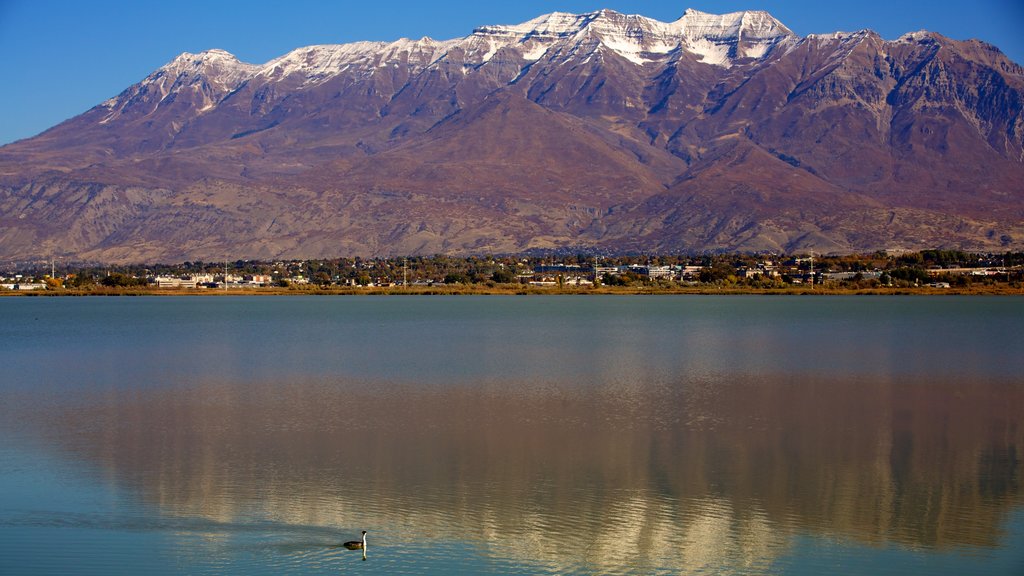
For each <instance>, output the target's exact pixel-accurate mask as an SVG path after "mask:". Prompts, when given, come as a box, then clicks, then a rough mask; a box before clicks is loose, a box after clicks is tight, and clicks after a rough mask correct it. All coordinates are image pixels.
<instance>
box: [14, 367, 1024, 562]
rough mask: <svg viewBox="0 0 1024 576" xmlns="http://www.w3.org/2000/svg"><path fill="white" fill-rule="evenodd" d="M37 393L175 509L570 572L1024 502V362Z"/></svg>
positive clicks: (925, 531) (958, 524) (916, 525)
mask: <svg viewBox="0 0 1024 576" xmlns="http://www.w3.org/2000/svg"><path fill="white" fill-rule="evenodd" d="M69 404H70V405H69ZM28 414H29V416H27V417H28V418H29V421H28V422H21V423H20V424H19V426H20V427H22V429H32V430H34V431H35V432H34V434H36V435H37V436H38V437H39V438H41V439H43V441H44V442H45V443H46V445H48V446H49V447H50V449H52V450H57V451H59V452H60V453H61V454H62V455H63V456H65V457H68V458H72V459H74V460H77V461H80V462H84V463H86V464H88V465H89V466H91V467H93V468H94V469H95V470H97V472H98V473H99V474H102V475H103V477H105V478H107V480H108V481H109V482H111V483H114V484H116V485H118V486H119V487H121V488H124V489H127V490H129V491H131V492H132V493H134V494H137V495H138V496H139V497H141V498H142V499H144V500H145V501H147V502H149V503H151V504H152V505H154V506H155V507H157V508H158V509H159V510H160V511H161V513H162V514H163V515H165V516H167V517H181V518H205V519H207V520H209V521H211V522H216V523H219V524H223V525H231V524H232V523H239V522H246V521H250V520H253V519H256V520H258V521H261V522H272V523H281V524H287V525H296V526H315V527H335V528H338V529H339V530H341V531H342V533H346V532H348V531H351V530H354V529H359V528H361V527H366V529H367V530H369V531H370V533H371V534H374V533H376V534H381V536H380V538H381V539H382V540H386V541H388V542H390V543H392V544H396V543H398V544H402V543H405V544H406V545H407V547H408V548H409V549H412V548H415V547H417V546H430V545H433V544H437V545H446V544H447V543H450V542H451V541H457V542H466V543H469V544H470V545H472V546H478V547H480V548H481V549H482V550H484V553H485V554H487V555H489V556H491V557H493V558H497V559H501V560H502V561H505V562H510V563H512V564H516V565H529V566H535V567H538V569H539V570H540V571H545V570H546V571H551V572H563V573H565V572H574V571H582V572H600V573H623V572H636V571H638V570H639V571H644V570H647V571H653V570H665V569H668V570H674V571H708V572H714V573H730V572H750V571H753V572H757V571H763V570H766V569H768V568H769V567H770V566H771V565H772V563H773V562H775V561H776V560H777V559H778V558H779V557H780V556H783V555H785V554H786V553H787V552H788V551H789V550H790V547H791V546H792V541H793V537H794V536H797V535H807V534H809V535H813V536H820V537H824V538H835V539H842V540H854V541H857V542H860V543H863V544H866V545H872V546H874V545H898V546H906V547H910V548H915V549H922V548H923V549H932V550H952V549H961V548H964V547H971V548H978V549H987V548H994V547H997V546H999V545H1000V537H1001V536H1002V526H1003V523H1004V522H1005V520H1006V517H1007V515H1008V514H1009V513H1010V512H1011V511H1012V509H1013V507H1015V506H1020V504H1022V503H1024V498H1022V492H1021V469H1020V463H1021V461H1022V459H1024V387H1022V386H1020V385H1019V384H1016V383H1005V384H999V383H992V382H985V383H972V382H963V381H957V382H936V381H927V382H924V381H921V382H913V381H898V382H897V381H894V380H885V379H878V378H872V379H849V380H837V379H834V378H831V379H827V380H825V379H815V378H806V379H803V380H794V379H793V378H792V377H782V376H778V377H773V376H770V375H768V376H762V377H758V378H756V379H755V378H740V377H736V378H732V379H730V380H729V381H724V380H722V379H700V378H694V379H685V378H684V379H679V380H675V381H643V382H641V381H637V380H633V381H631V382H629V383H628V384H620V385H613V384H608V383H606V384H605V385H602V386H583V385H579V384H578V383H566V382H554V381H548V382H544V381H533V382H531V383H529V384H525V383H522V382H517V381H513V380H510V381H506V382H492V383H488V384H481V385H453V386H448V387H427V388H424V387H421V386H415V385H412V384H408V385H406V384H401V383H397V384H396V383H387V382H365V381H360V382H346V381H334V382H305V381H304V382H290V383H289V382H265V383H235V384H223V383H216V382H206V383H201V384H197V385H194V386H188V387H177V388H174V389H169V388H166V387H160V388H152V389H148V388H146V387H139V388H138V389H132V390H119V391H116V392H114V391H111V392H108V393H105V394H95V395H91V396H85V397H83V398H80V399H76V400H74V401H73V402H70V403H64V404H63V405H62V407H59V408H53V409H51V410H44V411H36V412H29V413H28ZM364 552H365V550H364Z"/></svg>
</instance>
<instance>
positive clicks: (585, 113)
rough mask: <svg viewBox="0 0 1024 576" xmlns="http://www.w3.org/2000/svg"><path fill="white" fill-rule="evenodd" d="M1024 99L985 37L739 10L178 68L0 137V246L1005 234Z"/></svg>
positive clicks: (1011, 239)
mask: <svg viewBox="0 0 1024 576" xmlns="http://www.w3.org/2000/svg"><path fill="white" fill-rule="evenodd" d="M1022 94H1024V72H1022V69H1021V67H1020V66H1018V65H1017V64H1015V63H1013V62H1011V61H1009V60H1007V59H1006V58H1005V56H1003V55H1002V54H1001V53H1000V52H999V51H998V49H996V48H994V47H992V46H990V45H987V44H984V43H981V42H977V41H967V42H958V41H953V40H950V39H947V38H944V37H942V36H940V35H937V34H933V33H929V32H915V33H908V34H907V35H904V36H902V37H900V38H898V39H896V40H893V41H887V40H884V39H882V38H881V37H880V36H878V35H877V34H875V33H874V32H871V31H869V30H862V31H859V32H852V33H845V32H836V33H832V34H819V35H811V36H808V37H805V38H801V37H798V36H796V35H795V34H794V33H793V32H792V31H790V30H789V29H788V28H786V26H785V25H783V24H782V23H781V22H779V21H778V20H776V19H775V18H773V17H772V16H771V15H770V14H768V13H765V12H754V11H748V12H737V13H732V14H724V15H714V14H707V13H702V12H698V11H696V10H687V11H686V12H685V13H684V14H683V15H682V16H681V17H680V18H679V19H678V20H675V21H673V22H661V21H658V20H654V19H650V18H646V17H644V16H640V15H627V14H620V13H617V12H614V11H610V10H601V11H598V12H593V13H588V14H566V13H557V12H556V13H552V14H546V15H542V16H539V17H537V18H534V19H532V20H530V21H528V22H524V23H522V24H515V25H489V26H481V27H478V28H476V29H475V30H473V31H472V32H471V33H470V34H469V35H467V36H465V37H462V38H455V39H450V40H433V39H430V38H421V39H419V40H409V39H399V40H396V41H394V42H355V43H350V44H338V45H321V46H308V47H303V48H298V49H296V50H293V51H291V52H289V53H287V54H284V55H282V56H281V57H279V58H275V59H273V60H271V61H269V62H266V63H263V64H253V63H245V62H241V61H239V60H238V59H237V58H236V57H234V56H233V55H231V54H230V53H228V52H226V51H223V50H208V51H205V52H202V53H200V54H188V53H185V54H182V55H181V56H179V57H177V58H175V59H174V60H173V61H171V62H169V63H167V64H166V65H164V66H162V67H160V68H158V69H157V70H155V71H154V72H153V73H152V74H150V75H149V76H147V77H146V78H144V79H143V80H142V81H140V82H139V83H138V84H135V85H133V86H130V87H128V88H127V89H126V90H124V91H123V92H122V93H121V94H119V95H117V96H115V97H113V98H111V99H109V100H107V101H106V102H103V103H101V104H99V105H98V106H96V107H95V108H93V109H92V110H89V111H87V112H85V113H84V114H82V115H80V116H78V117H76V118H73V119H71V120H69V121H67V122H65V123H63V124H61V125H58V126H56V127H54V128H52V129H50V130H48V131H46V132H44V133H43V134H40V135H39V136H37V137H35V138H31V139H28V140H24V141H22V142H18V143H15V144H11V145H8V146H5V147H3V148H0V224H2V225H0V252H2V254H0V255H2V256H4V257H7V258H12V257H18V258H21V257H29V256H33V255H46V254H53V253H66V254H68V255H70V256H73V257H82V258H86V257H88V258H95V259H101V260H102V259H106V260H152V259H176V258H177V259H188V258H211V257H217V258H220V257H223V256H224V255H225V254H231V255H237V256H239V257H242V256H248V257H274V256H285V255H287V256H306V257H308V256H332V255H342V254H396V253H434V252H459V253H465V252H475V251H490V252H516V251H521V250H526V249H531V248H556V247H559V246H576V247H588V246H589V247H595V248H602V249H609V250H716V249H728V250H787V251H791V250H800V249H814V250H816V251H822V252H824V251H833V250H834V251H851V250H868V249H871V250H873V249H884V248H922V247H933V246H936V245H943V246H947V245H948V246H957V247H963V248H970V249H994V248H1002V247H1005V246H1018V245H1021V243H1024V190H1022V186H1021V185H1020V182H1024V113H1022V104H1021V103H1022V101H1024V97H1022Z"/></svg>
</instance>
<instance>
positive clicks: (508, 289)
mask: <svg viewBox="0 0 1024 576" xmlns="http://www.w3.org/2000/svg"><path fill="white" fill-rule="evenodd" d="M588 295H621V296H658V295H680V296H701V295H704V296H1024V288H1020V287H1015V286H1009V285H994V286H975V287H970V288H932V287H925V286H921V287H905V288H884V287H879V288H858V289H848V288H838V287H837V288H832V287H827V286H824V287H822V286H818V287H815V288H813V289H812V288H808V287H803V286H801V287H790V288H763V289H757V288H750V287H735V288H727V287H716V286H706V287H704V286H702V287H697V286H679V287H651V286H629V287H618V286H616V287H609V286H600V287H596V288H594V287H586V288H565V287H563V288H552V287H536V286H517V285H496V286H493V287H490V286H445V285H442V286H432V287H404V286H381V287H367V288H353V287H334V288H319V287H316V288H313V287H309V288H305V287H303V288H294V287H291V288H273V287H268V288H235V289H228V290H222V289H215V288H210V289H194V288H93V289H87V290H74V289H57V290H24V291H19V290H0V297H5V296H7V297H41V298H50V297H88V296H209V297H218V296H588Z"/></svg>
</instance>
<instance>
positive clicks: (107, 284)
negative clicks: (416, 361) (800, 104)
mask: <svg viewBox="0 0 1024 576" xmlns="http://www.w3.org/2000/svg"><path fill="white" fill-rule="evenodd" d="M985 287H988V288H999V287H1001V288H1003V289H1024V253H1019V252H1018V253H1006V254H971V253H967V252H962V251H951V250H925V251H921V252H906V253H899V254H891V253H884V252H878V253H874V254H869V255H863V254H861V255H845V256H815V255H812V254H806V255H799V256H784V255H775V254H760V255H737V254H733V255H701V256H643V255H635V256H618V257H611V256H609V257H598V256H593V255H583V254H580V255H576V256H568V257H552V256H547V257H541V256H532V257H523V256H472V257H451V256H442V255H437V256H410V257H399V258H337V259H330V260H283V261H273V262H264V261H251V260H235V261H225V262H184V263H181V264H174V265H163V264H159V265H129V266H98V265H69V264H65V263H62V262H60V261H58V260H51V261H48V262H34V263H27V264H22V265H20V266H16V265H13V264H12V265H9V266H8V267H7V268H6V269H4V268H0V292H5V291H10V292H15V291H16V292H33V291H49V292H70V293H89V292H99V293H107V292H111V291H114V292H116V291H131V290H135V291H160V292H162V291H211V290H220V291H230V290H243V289H244V290H266V291H271V290H272V291H276V292H280V291H300V292H301V291H311V290H316V291H330V290H338V291H341V290H352V291H357V290H362V289H372V288H378V289H379V288H411V289H416V288H419V289H420V290H424V289H433V288H449V289H451V290H449V291H458V290H457V289H459V288H464V289H467V288H477V289H483V290H486V289H488V288H490V289H496V288H506V289H513V290H519V289H522V288H530V289H531V291H544V290H551V291H556V290H563V291H580V290H584V289H595V288H607V289H611V290H614V289H615V288H624V289H634V290H650V291H658V290H663V291H673V290H685V289H687V288H690V289H692V288H702V289H712V290H715V289H717V290H723V291H728V290H740V291H742V290H753V291H762V290H769V291H770V290H787V289H788V290H792V289H803V290H813V289H819V290H823V291H827V290H840V291H849V290H854V291H856V290H872V289H883V288H896V289H903V288H932V289H940V290H941V289H951V290H964V289H979V288H985Z"/></svg>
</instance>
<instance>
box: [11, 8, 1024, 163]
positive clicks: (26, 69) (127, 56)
mask: <svg viewBox="0 0 1024 576" xmlns="http://www.w3.org/2000/svg"><path fill="white" fill-rule="evenodd" d="M688 7H692V8H696V9H698V10H702V11H705V12H711V13H719V14H721V13H726V12H734V11H737V10H767V11H768V12H770V13H771V14H772V15H774V16H775V17H776V18H778V19H779V20H781V21H782V22H783V23H784V24H786V26H788V27H789V28H790V29H792V30H793V31H794V32H796V33H797V34H799V35H801V36H804V35H807V34H811V33H827V32H835V31H837V30H843V31H851V30H860V29H862V28H870V29H872V30H875V31H876V32H878V33H879V34H881V35H882V36H883V37H884V38H887V39H893V38H896V37H898V36H900V35H901V34H903V33H905V32H911V31H916V30H922V29H926V30H931V31H934V32H939V33H941V34H944V35H946V36H949V37H951V38H956V39H966V38H979V39H981V40H985V41H987V42H990V43H992V44H995V45H996V46H999V48H1000V49H1002V50H1003V52H1005V53H1006V54H1007V55H1008V56H1010V58H1012V59H1013V60H1015V61H1016V62H1018V63H1024V32H1022V28H1024V0H970V1H965V0H932V1H924V0H847V1H835V2H833V1H831V0H745V1H733V0H722V1H714V0H633V1H627V0H552V1H539V0H516V1H514V2H480V1H479V0H473V1H467V0H449V1H447V2H422V1H406V0H390V1H385V0H373V1H363V2H351V1H344V0H335V1H327V0H319V1H318V0H286V1H281V2H269V1H265V0H246V1H244V2H243V1H233V0H174V1H160V0H154V1H149V0H107V1H105V2H89V1H85V0H0V54H2V55H3V56H2V57H0V77H2V78H3V80H4V81H3V85H2V88H0V144H5V143H8V142H12V141H14V140H18V139H21V138H27V137H30V136H33V135H35V134H37V133H39V132H41V131H43V130H45V129H46V128H49V127H50V126H53V125H55V124H57V123H59V122H62V121H63V120H66V119H68V118H71V117H73V116H75V115H78V114H81V113H82V112H85V111H86V110H88V109H89V108H91V107H93V106H95V105H96V104H99V103H100V102H102V101H104V100H106V99H107V98H110V97H111V96H114V95H116V94H118V93H119V92H121V91H122V90H123V89H125V88H127V87H128V86H130V85H131V84H134V83H135V82H138V81H139V80H141V79H143V78H144V77H146V76H147V75H148V74H149V73H150V72H152V71H153V70H155V69H156V68H159V67H160V66H162V65H163V64H165V63H166V62H168V61H170V60H171V59H173V58H174V57H175V56H177V55H178V54H180V53H182V52H200V51H202V50H206V49H209V48H222V49H224V50H227V51H229V52H231V53H233V54H235V55H236V56H238V58H239V59H241V60H243V61H245V62H252V63H263V62H266V61H268V60H271V59H273V58H276V57H277V56H280V55H282V54H285V53H286V52H288V51H290V50H292V49H293V48H298V47H301V46H309V45H312V44H340V43H345V42H352V41H356V40H394V39H397V38H401V37H407V38H420V37H422V36H430V37H432V38H436V39H439V40H443V39H449V38H456V37H460V36H465V35H467V34H469V33H470V32H471V31H472V30H473V28H474V27H476V26H480V25H484V24H515V23H519V22H524V21H526V20H529V19H531V18H534V17H536V16H539V15H541V14H545V13H548V12H554V11H561V12H574V13H582V12H592V11H594V10H599V9H601V8H610V9H613V10H617V11H619V12H624V13H628V14H643V15H645V16H648V17H651V18H657V19H659V20H663V21H672V20H675V19H677V18H678V17H679V16H681V15H682V13H683V11H684V10H685V9H686V8H688Z"/></svg>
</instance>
